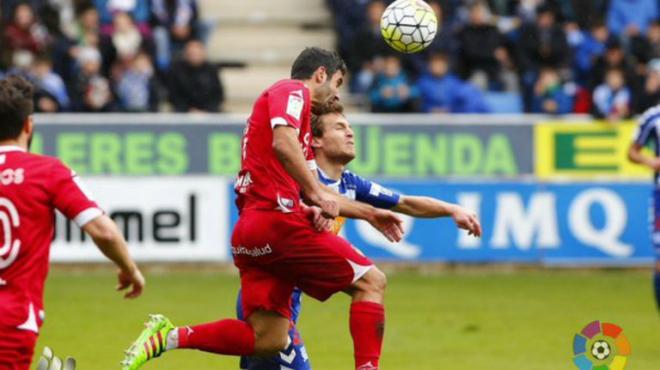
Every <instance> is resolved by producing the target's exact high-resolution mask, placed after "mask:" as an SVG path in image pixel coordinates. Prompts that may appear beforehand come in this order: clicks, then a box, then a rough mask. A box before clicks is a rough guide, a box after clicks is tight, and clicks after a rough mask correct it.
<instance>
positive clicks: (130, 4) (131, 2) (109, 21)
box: [94, 0, 151, 37]
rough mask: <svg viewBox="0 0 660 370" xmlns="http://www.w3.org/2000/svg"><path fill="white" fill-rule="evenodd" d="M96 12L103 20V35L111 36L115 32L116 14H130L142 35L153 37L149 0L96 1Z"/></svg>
mask: <svg viewBox="0 0 660 370" xmlns="http://www.w3.org/2000/svg"><path fill="white" fill-rule="evenodd" d="M94 5H95V6H96V10H98V12H99V17H100V20H101V33H102V34H104V35H110V34H112V31H113V27H114V25H113V18H114V15H115V13H118V12H122V13H128V14H129V15H130V16H131V18H132V19H133V21H134V22H135V24H136V25H137V28H138V29H139V30H140V33H141V34H142V36H144V37H151V28H150V26H149V17H150V16H151V14H150V10H149V1H147V0H94Z"/></svg>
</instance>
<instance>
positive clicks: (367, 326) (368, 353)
mask: <svg viewBox="0 0 660 370" xmlns="http://www.w3.org/2000/svg"><path fill="white" fill-rule="evenodd" d="M350 327H351V335H352V336H353V348H354V354H355V369H356V370H377V369H378V359H379V358H380V350H381V348H382V347H383V334H384V330H385V308H384V307H383V305H382V304H380V303H374V302H355V303H353V304H352V305H351V317H350Z"/></svg>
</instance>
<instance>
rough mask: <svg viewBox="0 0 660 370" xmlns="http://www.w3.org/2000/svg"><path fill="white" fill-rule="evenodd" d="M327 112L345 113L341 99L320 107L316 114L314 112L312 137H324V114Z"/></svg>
mask: <svg viewBox="0 0 660 370" xmlns="http://www.w3.org/2000/svg"><path fill="white" fill-rule="evenodd" d="M326 114H341V115H343V114H344V106H343V105H342V104H341V102H340V101H339V100H334V101H332V102H330V103H328V104H324V105H323V106H321V107H319V109H317V110H316V112H315V113H314V114H312V119H311V125H312V137H323V132H324V131H325V129H324V127H323V116H325V115H326Z"/></svg>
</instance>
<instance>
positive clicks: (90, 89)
mask: <svg viewBox="0 0 660 370" xmlns="http://www.w3.org/2000/svg"><path fill="white" fill-rule="evenodd" d="M78 62H79V64H80V73H79V75H78V76H77V80H76V82H75V84H74V86H73V89H72V90H73V91H72V93H71V98H72V101H73V104H74V109H75V110H76V111H80V112H108V111H111V110H112V109H113V96H112V91H111V89H110V82H109V81H108V79H107V78H105V77H104V76H103V75H102V74H101V62H102V61H101V53H100V52H99V51H98V49H95V48H92V47H85V48H81V49H80V51H79V53H78Z"/></svg>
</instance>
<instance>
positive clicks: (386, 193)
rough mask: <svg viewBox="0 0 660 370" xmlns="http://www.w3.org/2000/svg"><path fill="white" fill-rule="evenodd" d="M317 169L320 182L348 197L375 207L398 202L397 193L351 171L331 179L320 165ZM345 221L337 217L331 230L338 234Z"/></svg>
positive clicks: (390, 206) (345, 171)
mask: <svg viewBox="0 0 660 370" xmlns="http://www.w3.org/2000/svg"><path fill="white" fill-rule="evenodd" d="M317 171H318V175H319V180H320V181H321V183H322V184H324V185H326V186H328V187H329V188H331V189H333V190H335V191H336V192H338V193H339V194H341V195H343V196H345V197H346V198H348V199H352V200H357V201H360V202H363V203H367V204H371V205H372V206H374V207H376V208H386V209H390V208H392V207H394V206H396V205H397V204H399V198H400V197H401V196H400V195H399V194H397V193H395V192H393V191H392V190H390V189H387V188H385V187H382V186H381V185H379V184H376V183H375V182H372V181H369V180H365V179H363V178H362V177H360V176H358V175H356V174H354V173H352V172H351V171H348V170H344V172H343V173H342V174H341V178H340V179H339V180H335V179H331V178H330V177H329V176H328V175H327V174H326V173H325V172H323V170H322V169H321V168H320V167H319V168H318V169H317ZM345 222H346V219H345V218H344V217H337V218H336V219H335V223H334V225H333V226H332V230H331V231H332V232H333V233H335V234H339V232H340V231H341V228H342V227H343V226H344V223H345Z"/></svg>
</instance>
